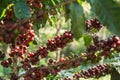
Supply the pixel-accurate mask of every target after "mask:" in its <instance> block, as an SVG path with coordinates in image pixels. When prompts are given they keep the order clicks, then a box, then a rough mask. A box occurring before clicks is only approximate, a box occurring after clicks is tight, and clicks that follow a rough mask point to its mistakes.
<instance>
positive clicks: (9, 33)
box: [0, 20, 17, 44]
mask: <svg viewBox="0 0 120 80" xmlns="http://www.w3.org/2000/svg"><path fill="white" fill-rule="evenodd" d="M16 28H17V23H13V22H11V21H8V20H5V21H1V22H0V42H2V41H3V42H5V43H7V44H10V43H12V42H14V39H15V34H14V30H15V29H16Z"/></svg>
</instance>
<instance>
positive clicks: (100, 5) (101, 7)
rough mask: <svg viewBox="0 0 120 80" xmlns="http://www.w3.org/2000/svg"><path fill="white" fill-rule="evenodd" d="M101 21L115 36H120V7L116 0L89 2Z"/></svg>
mask: <svg viewBox="0 0 120 80" xmlns="http://www.w3.org/2000/svg"><path fill="white" fill-rule="evenodd" d="M88 2H90V3H91V6H92V10H93V12H95V14H96V16H97V17H98V18H99V19H100V21H101V22H102V23H103V24H104V25H105V26H107V28H108V29H109V30H110V31H111V32H113V33H114V34H117V35H119V34H120V22H119V21H120V5H119V4H118V3H117V2H116V1H115V0H88Z"/></svg>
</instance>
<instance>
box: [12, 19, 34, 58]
mask: <svg viewBox="0 0 120 80" xmlns="http://www.w3.org/2000/svg"><path fill="white" fill-rule="evenodd" d="M32 27H33V25H32V23H31V22H30V21H27V22H25V23H23V25H20V26H19V28H18V30H19V31H20V34H19V35H18V37H17V39H16V42H14V43H12V45H11V53H10V56H14V54H16V55H18V56H20V57H23V56H24V53H26V51H27V47H28V46H29V43H30V42H31V41H33V40H34V36H35V33H34V30H33V29H32Z"/></svg>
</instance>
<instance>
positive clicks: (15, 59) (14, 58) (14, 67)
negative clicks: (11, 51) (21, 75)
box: [13, 55, 18, 74]
mask: <svg viewBox="0 0 120 80" xmlns="http://www.w3.org/2000/svg"><path fill="white" fill-rule="evenodd" d="M17 58H18V57H17V56H16V55H14V57H13V73H16V74H17V73H18V65H17V62H18V59H17Z"/></svg>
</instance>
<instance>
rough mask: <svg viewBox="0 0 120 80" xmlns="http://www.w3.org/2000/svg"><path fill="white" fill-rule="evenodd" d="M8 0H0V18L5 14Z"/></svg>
mask: <svg viewBox="0 0 120 80" xmlns="http://www.w3.org/2000/svg"><path fill="white" fill-rule="evenodd" d="M9 3H10V1H8V0H0V19H1V18H2V17H3V16H5V12H6V9H7V7H8V5H9Z"/></svg>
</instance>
